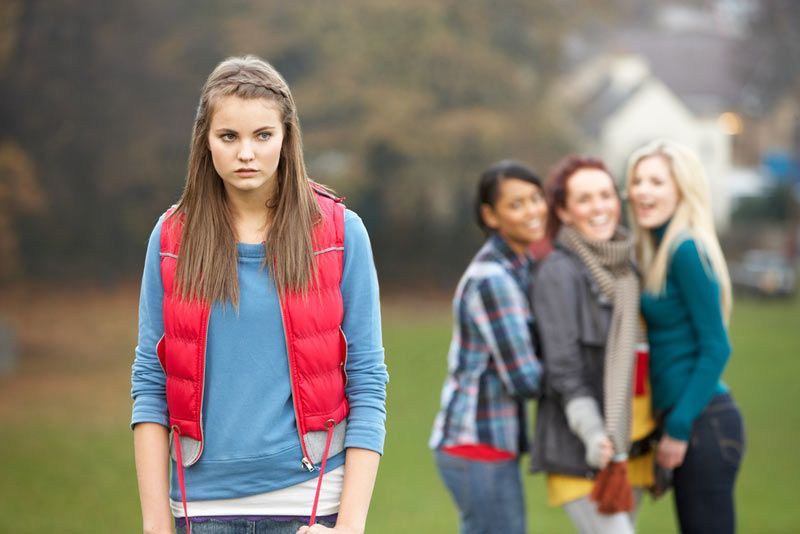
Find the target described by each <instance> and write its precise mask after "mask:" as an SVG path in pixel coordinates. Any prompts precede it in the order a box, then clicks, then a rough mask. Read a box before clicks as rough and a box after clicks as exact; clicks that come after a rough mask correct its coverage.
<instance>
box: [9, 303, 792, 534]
mask: <svg viewBox="0 0 800 534" xmlns="http://www.w3.org/2000/svg"><path fill="white" fill-rule="evenodd" d="M136 301H137V297H136V290H135V289H134V288H123V289H117V290H114V291H100V290H94V289H86V288H77V289H60V290H56V291H45V290H42V289H38V290H35V289H32V288H28V289H14V290H11V291H4V293H3V296H2V300H0V316H4V317H5V318H6V319H7V320H10V321H11V322H12V324H14V325H15V326H16V327H17V329H18V337H19V340H18V341H19V345H20V349H21V359H22V361H21V364H20V366H19V368H18V370H17V372H16V373H15V374H14V375H13V376H10V377H0V459H1V460H0V465H2V476H0V532H2V533H6V532H8V533H13V534H17V533H19V534H25V533H40V532H59V533H72V532H74V533H94V532H98V533H100V532H120V533H128V532H131V533H134V532H137V531H140V528H139V525H140V522H139V510H138V498H137V494H136V482H135V475H134V469H133V459H132V444H131V432H130V430H129V428H128V420H129V410H130V400H129V387H130V386H129V372H130V361H131V357H132V354H133V346H134V344H135V328H136ZM731 334H732V340H733V346H734V355H733V358H732V360H731V364H730V366H729V369H728V372H727V373H726V381H727V383H728V384H729V385H730V386H731V389H732V390H733V393H734V396H735V397H736V399H737V402H738V403H739V404H740V406H741V408H742V411H743V412H744V417H745V424H746V428H747V435H748V449H747V454H746V457H745V462H744V467H743V471H742V473H741V476H740V479H739V485H738V492H737V499H738V511H739V531H740V532H743V533H773V532H774V533H784V532H787V533H788V532H800V512H798V510H797V502H798V500H797V483H798V480H800V455H798V454H797V452H796V450H797V448H798V443H800V411H798V408H799V407H800V393H799V392H800V387H798V385H797V384H796V382H797V377H798V376H800V360H799V359H798V356H800V350H799V349H800V299H795V300H794V301H782V302H763V301H747V300H741V301H739V302H737V306H736V310H735V313H734V318H733V321H732V328H731ZM449 336H450V317H449V309H448V303H447V302H446V301H445V300H443V299H435V300H430V301H428V300H425V299H424V298H422V297H420V298H417V299H414V300H410V299H403V300H401V301H398V300H394V301H393V300H391V299H385V306H384V342H385V346H386V358H387V363H388V365H389V371H390V374H391V383H390V385H389V401H388V410H389V419H388V437H387V442H386V454H385V457H384V460H383V462H382V465H381V472H380V475H379V478H378V485H377V488H376V490H375V496H374V499H373V504H372V508H371V512H370V519H369V523H368V529H367V531H368V532H372V533H378V534H384V533H386V534H391V533H395V532H396V533H400V532H403V533H407V532H412V533H442V532H455V531H456V529H455V524H456V517H455V510H454V508H453V506H452V504H451V502H450V500H449V497H448V495H447V494H446V493H445V490H444V488H443V486H442V484H441V483H440V481H439V479H438V476H437V474H436V472H435V469H434V466H433V462H432V456H431V454H430V451H428V449H427V446H426V442H427V439H428V434H429V431H430V426H431V422H432V419H433V416H434V414H435V412H436V410H437V407H438V400H439V390H440V387H441V383H442V378H443V376H444V371H445V353H446V349H447V345H448V342H449ZM526 484H527V490H528V495H527V503H528V516H529V530H530V532H532V533H560V532H571V528H570V525H569V523H568V522H567V520H566V519H565V517H564V515H563V513H562V512H561V511H560V510H558V509H550V508H547V507H546V506H545V504H544V502H545V499H544V484H543V479H542V477H540V476H537V477H530V476H526ZM638 527H639V531H640V532H643V533H648V532H653V533H661V532H665V533H666V532H675V531H676V529H675V522H674V519H673V516H672V507H671V502H670V501H669V499H662V500H661V501H659V502H657V503H652V502H649V501H648V502H646V503H645V505H644V506H643V508H642V511H641V515H640V518H639V523H638Z"/></svg>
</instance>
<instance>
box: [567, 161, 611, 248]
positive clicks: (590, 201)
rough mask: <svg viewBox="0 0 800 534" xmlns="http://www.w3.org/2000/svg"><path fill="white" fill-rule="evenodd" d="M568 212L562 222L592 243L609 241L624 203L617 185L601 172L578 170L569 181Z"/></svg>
mask: <svg viewBox="0 0 800 534" xmlns="http://www.w3.org/2000/svg"><path fill="white" fill-rule="evenodd" d="M566 196H567V198H566V205H565V207H564V208H558V218H559V219H561V222H563V223H564V224H569V225H572V226H573V227H574V228H575V230H577V231H578V232H579V233H580V234H581V235H582V236H583V237H585V238H586V239H588V240H590V241H608V240H609V239H611V238H612V237H613V236H614V232H615V231H616V229H617V224H619V216H620V202H619V197H618V196H617V191H616V190H615V189H614V181H613V180H612V179H611V176H609V175H608V173H607V172H605V171H602V170H600V169H589V168H587V169H578V170H577V171H575V173H573V174H572V176H570V177H569V178H568V179H567V195H566Z"/></svg>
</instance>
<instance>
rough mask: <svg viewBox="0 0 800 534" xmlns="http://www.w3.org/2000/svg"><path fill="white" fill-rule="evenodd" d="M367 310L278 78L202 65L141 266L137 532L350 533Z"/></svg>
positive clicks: (367, 448)
mask: <svg viewBox="0 0 800 534" xmlns="http://www.w3.org/2000/svg"><path fill="white" fill-rule="evenodd" d="M378 296H379V294H378V284H377V277H376V274H375V268H374V265H373V261H372V253H371V250H370V244H369V238H368V236H367V233H366V230H365V228H364V225H363V224H362V222H361V220H360V219H359V218H358V216H357V215H355V214H354V213H352V212H351V211H348V210H346V209H345V207H344V205H343V204H342V203H341V201H340V199H338V198H336V197H335V196H334V195H333V194H332V193H331V192H330V191H329V190H328V189H325V188H324V187H322V186H320V185H318V184H315V183H314V182H312V181H311V180H309V178H308V176H307V174H306V170H305V163H304V160H303V154H302V142H301V137H300V128H299V122H298V119H297V109H296V107H295V102H294V99H293V98H292V95H291V92H290V91H289V87H288V86H287V85H286V82H285V81H284V79H283V78H282V77H281V75H280V74H279V73H278V72H277V71H276V70H275V69H274V68H273V67H272V66H271V65H270V64H268V63H266V62H265V61H263V60H261V59H258V58H256V57H253V56H247V57H242V58H229V59H227V60H225V61H223V62H222V63H220V64H219V65H218V66H217V67H216V68H215V69H214V71H213V72H212V73H211V75H210V76H209V78H208V80H207V81H206V83H205V85H204V87H203V90H202V94H201V97H200V105H199V106H198V109H197V115H196V118H195V122H194V128H193V132H192V143H191V152H190V156H189V168H188V173H187V178H186V185H185V188H184V191H183V195H182V196H181V198H180V200H179V201H178V203H177V204H176V205H175V206H173V207H172V208H170V209H169V210H168V211H167V212H166V213H165V214H164V215H163V216H162V217H161V218H160V219H159V221H158V223H157V224H156V226H155V229H154V230H153V233H152V235H151V237H150V242H149V244H148V247H147V256H146V258H145V267H144V275H143V278H142V289H141V300H140V304H139V338H138V345H137V347H136V359H135V361H134V363H133V374H132V385H133V387H132V395H133V401H134V403H133V416H132V421H131V425H132V427H133V434H134V450H135V455H136V472H137V477H138V481H139V496H140V500H141V508H142V521H143V530H144V532H147V533H170V532H172V528H173V523H174V526H175V527H176V528H177V531H178V533H184V532H192V531H194V533H195V534H200V533H201V532H202V533H204V534H214V533H239V532H256V531H257V532H264V533H280V534H283V533H286V534H294V533H296V532H299V533H322V532H341V533H347V534H353V533H362V532H364V527H365V522H366V517H367V510H368V508H369V502H370V498H371V495H372V488H373V485H374V481H375V476H376V472H377V469H378V461H379V457H380V454H381V453H382V450H383V440H384V433H385V429H384V421H385V407H384V400H385V384H386V381H387V374H386V368H385V365H384V363H383V348H382V345H381V327H380V305H379V300H378ZM170 434H171V435H170ZM170 453H171V454H170ZM170 456H171V458H172V462H170ZM345 466H346V472H345ZM170 471H171V472H172V475H171V477H170ZM323 475H324V477H325V478H324V480H325V484H322V481H323ZM173 517H174V520H173Z"/></svg>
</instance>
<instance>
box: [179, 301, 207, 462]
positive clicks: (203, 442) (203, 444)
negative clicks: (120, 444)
mask: <svg viewBox="0 0 800 534" xmlns="http://www.w3.org/2000/svg"><path fill="white" fill-rule="evenodd" d="M210 322H211V304H210V303H209V304H208V313H207V314H206V324H205V329H206V342H205V344H204V346H203V384H202V387H201V388H200V450H199V451H197V456H196V457H195V458H194V461H195V462H196V461H197V460H199V459H200V455H201V454H203V449H205V448H206V433H205V430H204V428H203V402H204V401H205V397H206V360H207V359H208V358H207V356H208V324H209V323H210ZM179 445H180V444H179Z"/></svg>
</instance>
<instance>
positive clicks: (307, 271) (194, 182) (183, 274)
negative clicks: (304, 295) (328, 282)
mask: <svg viewBox="0 0 800 534" xmlns="http://www.w3.org/2000/svg"><path fill="white" fill-rule="evenodd" d="M227 96H236V97H239V98H243V99H256V98H259V99H261V98H263V99H267V100H269V101H271V102H272V103H273V104H274V105H275V106H276V108H277V109H278V111H279V112H280V114H281V120H282V124H283V130H284V132H283V144H282V147H281V155H280V161H279V163H278V169H277V172H276V175H275V183H274V184H273V188H272V195H271V198H270V199H269V200H268V201H267V208H268V210H269V212H270V225H269V230H268V231H267V235H266V236H265V242H266V250H267V252H268V254H267V257H266V259H265V263H266V265H267V267H268V268H269V270H270V273H271V275H272V277H273V279H274V281H275V285H276V286H277V288H278V291H279V292H281V293H282V292H284V291H285V290H286V289H289V290H298V291H305V290H306V289H307V288H308V286H309V283H310V281H311V280H312V278H313V273H314V271H313V261H314V251H313V243H312V230H313V226H314V224H315V223H316V222H317V221H318V220H319V219H320V217H321V214H320V211H319V205H318V204H317V201H316V198H315V195H314V192H313V190H312V187H311V182H310V180H309V179H308V176H307V174H306V167H305V162H304V160H303V142H302V138H301V135H300V123H299V120H298V118H297V107H296V106H295V102H294V99H293V98H292V94H291V92H290V91H289V86H288V85H287V84H286V81H285V80H284V79H283V77H282V76H281V75H280V74H279V73H278V71H277V70H275V68H274V67H273V66H272V65H270V64H269V63H267V62H266V61H264V60H262V59H260V58H258V57H255V56H244V57H231V58H228V59H226V60H225V61H223V62H222V63H220V64H219V65H217V67H216V68H215V69H214V70H213V71H212V72H211V74H210V75H209V77H208V80H206V83H205V85H204V86H203V90H202V92H201V95H200V103H199V105H198V107H197V114H196V116H195V120H194V127H193V129H192V142H191V150H190V153H189V165H188V171H187V176H186V185H185V187H184V190H183V194H182V195H181V198H180V200H179V201H178V205H177V209H176V210H175V214H178V215H181V216H184V217H185V220H184V224H183V233H182V237H181V251H180V254H179V258H178V266H177V273H176V281H175V283H176V290H177V291H178V293H179V294H180V295H181V297H182V298H185V299H194V298H202V299H205V300H208V301H210V302H216V301H230V302H231V303H233V304H234V305H238V303H239V279H238V275H237V244H236V234H235V231H234V227H233V216H232V213H231V210H230V207H229V205H228V201H227V196H226V194H225V188H224V187H223V183H222V179H221V178H220V177H219V175H218V174H217V171H216V169H215V168H214V164H213V161H212V158H211V152H210V150H209V147H208V134H209V128H210V125H211V118H212V116H213V114H214V108H215V105H216V103H217V102H219V100H220V99H222V98H224V97H227Z"/></svg>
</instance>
